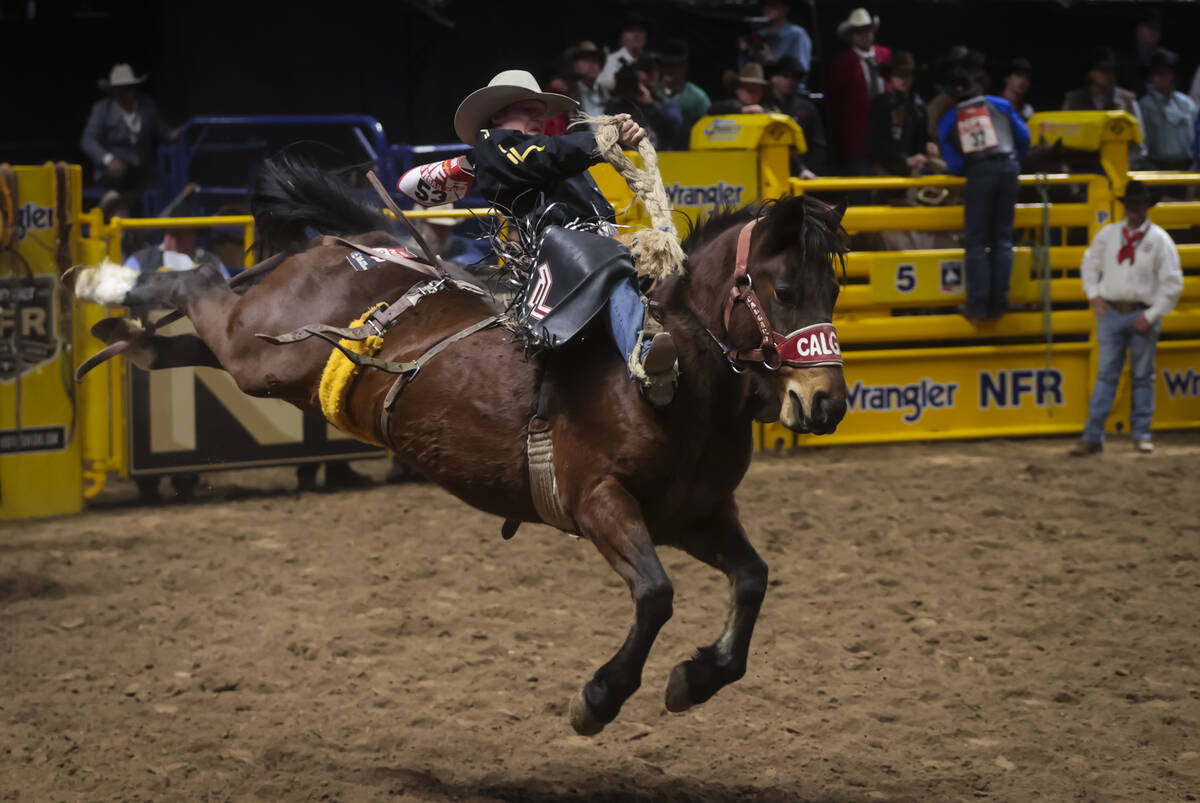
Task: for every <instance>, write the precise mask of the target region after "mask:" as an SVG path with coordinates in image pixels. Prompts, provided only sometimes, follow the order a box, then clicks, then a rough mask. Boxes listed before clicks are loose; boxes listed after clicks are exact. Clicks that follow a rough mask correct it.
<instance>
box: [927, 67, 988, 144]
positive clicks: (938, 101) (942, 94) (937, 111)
mask: <svg viewBox="0 0 1200 803" xmlns="http://www.w3.org/2000/svg"><path fill="white" fill-rule="evenodd" d="M959 68H962V69H963V70H966V72H967V75H969V76H970V77H971V79H972V80H974V81H975V83H976V84H977V85H978V86H980V87H984V88H986V86H987V82H988V77H987V56H985V55H984V54H983V53H981V52H980V51H978V50H971V49H970V48H969V47H967V46H966V45H955V46H954V47H952V48H950V50H948V51H947V52H946V55H944V56H942V57H941V58H940V59H939V60H938V62H937V64H936V66H935V71H936V73H937V75H938V76H940V79H941V80H944V78H945V77H946V76H948V75H949V74H950V73H952V72H953V71H954V70H956V69H959ZM937 90H938V92H937V94H936V95H934V96H933V97H932V98H930V100H929V102H928V103H926V104H925V110H926V112H928V116H929V138H930V139H932V140H934V141H936V140H937V139H938V130H937V124H938V120H941V119H942V115H943V114H945V113H946V109H949V108H950V107H951V106H953V105H954V104H955V100H954V96H953V94H951V92H950V90H948V89H947V88H946V87H945V86H943V85H942V84H941V83H939V84H938V86H937Z"/></svg>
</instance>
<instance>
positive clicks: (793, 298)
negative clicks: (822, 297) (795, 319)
mask: <svg viewBox="0 0 1200 803" xmlns="http://www.w3.org/2000/svg"><path fill="white" fill-rule="evenodd" d="M775 298H777V299H779V303H780V304H783V305H784V306H785V307H794V306H796V305H797V304H798V303H799V301H800V294H799V293H797V292H796V291H795V290H793V289H792V288H790V287H776V288H775Z"/></svg>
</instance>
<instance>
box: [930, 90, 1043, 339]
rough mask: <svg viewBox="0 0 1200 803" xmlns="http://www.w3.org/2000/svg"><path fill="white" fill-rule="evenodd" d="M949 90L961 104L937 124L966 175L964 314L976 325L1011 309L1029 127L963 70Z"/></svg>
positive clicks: (951, 161) (951, 163) (951, 164)
mask: <svg viewBox="0 0 1200 803" xmlns="http://www.w3.org/2000/svg"><path fill="white" fill-rule="evenodd" d="M947 88H948V89H949V90H950V94H951V95H952V96H953V98H954V99H955V101H956V104H955V105H954V106H952V107H951V108H949V109H947V110H946V112H945V114H943V115H942V116H941V118H940V119H939V120H938V141H939V142H940V143H941V148H942V157H943V158H944V159H945V160H946V166H947V167H948V168H949V169H950V171H951V172H953V173H957V174H959V175H963V176H966V179H967V189H966V199H965V205H966V210H965V216H966V259H965V269H966V279H967V301H966V304H965V305H964V307H963V310H962V311H963V314H964V316H965V317H966V318H967V320H969V321H971V323H974V324H978V323H980V322H982V321H984V320H990V319H995V318H999V317H1001V316H1002V315H1004V312H1005V310H1006V309H1007V307H1008V286H1009V279H1010V278H1011V275H1012V265H1013V246H1012V230H1013V215H1014V212H1015V210H1016V205H1017V178H1018V176H1020V174H1021V160H1022V159H1024V158H1025V154H1026V153H1027V152H1028V151H1029V129H1028V128H1027V127H1026V125H1025V123H1024V122H1023V121H1022V120H1021V118H1020V116H1019V115H1018V114H1017V113H1016V112H1015V111H1014V110H1013V107H1012V104H1011V103H1009V102H1008V101H1007V100H1005V99H1004V98H1001V97H996V96H995V95H985V94H983V89H982V87H980V86H979V84H978V83H977V82H976V81H975V80H974V79H973V78H972V77H971V76H970V74H969V73H967V71H966V70H964V69H961V68H959V69H955V70H954V71H953V72H952V73H951V74H950V77H949V81H948V82H947Z"/></svg>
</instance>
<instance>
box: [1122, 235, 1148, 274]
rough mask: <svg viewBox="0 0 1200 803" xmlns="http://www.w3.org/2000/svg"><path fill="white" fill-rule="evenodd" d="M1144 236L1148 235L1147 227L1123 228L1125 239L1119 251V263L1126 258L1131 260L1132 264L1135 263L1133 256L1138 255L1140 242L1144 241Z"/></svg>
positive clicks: (1123, 238) (1123, 237)
mask: <svg viewBox="0 0 1200 803" xmlns="http://www.w3.org/2000/svg"><path fill="white" fill-rule="evenodd" d="M1144 236H1146V231H1145V229H1131V228H1128V227H1125V228H1122V229H1121V239H1122V240H1124V245H1122V246H1121V250H1120V251H1118V252H1117V264H1118V265H1120V264H1121V263H1122V262H1124V261H1125V260H1126V259H1128V260H1129V264H1130V265H1132V264H1133V258H1134V257H1135V256H1137V247H1138V243H1140V242H1141V241H1142V238H1143V237H1144Z"/></svg>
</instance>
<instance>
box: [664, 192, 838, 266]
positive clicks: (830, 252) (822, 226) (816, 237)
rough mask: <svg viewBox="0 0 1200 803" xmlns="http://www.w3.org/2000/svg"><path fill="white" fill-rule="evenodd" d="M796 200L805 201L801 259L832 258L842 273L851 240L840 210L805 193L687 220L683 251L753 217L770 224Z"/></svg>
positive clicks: (796, 201) (688, 252) (687, 250)
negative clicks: (697, 221)
mask: <svg viewBox="0 0 1200 803" xmlns="http://www.w3.org/2000/svg"><path fill="white" fill-rule="evenodd" d="M797 203H802V204H804V232H803V239H802V248H801V251H802V258H803V259H804V261H805V262H806V263H807V262H810V261H814V260H824V259H825V258H826V257H829V258H834V259H837V260H838V261H839V262H840V263H841V267H842V272H843V273H845V270H846V254H847V252H848V251H849V250H850V243H849V238H848V237H847V236H846V232H845V230H844V229H843V228H842V211H841V210H839V209H838V208H837V207H833V206H830V205H829V204H827V203H825V202H824V201H819V200H817V199H816V198H812V197H810V196H807V195H803V196H800V197H798V198H796V197H789V198H780V199H771V200H766V201H760V202H757V203H753V204H750V205H748V206H743V207H741V208H740V209H722V210H719V211H717V212H715V213H713V214H712V215H709V216H708V217H706V218H703V219H702V220H701V221H700V222H699V223H697V224H695V225H690V224H691V220H690V219H689V220H688V223H689V228H688V233H687V236H686V237H685V238H684V240H683V243H682V245H683V252H684V253H685V254H691V253H693V252H694V251H695V250H696V249H698V248H700V247H701V246H703V245H705V244H706V243H709V242H711V241H712V240H714V239H716V237H717V236H718V235H720V234H722V233H724V232H726V231H728V230H729V229H731V228H733V227H734V226H742V225H745V224H747V223H749V222H750V221H751V220H754V219H755V218H761V219H762V223H763V224H766V225H767V226H769V225H770V224H771V222H772V218H773V217H774V215H775V214H776V213H777V212H778V211H779V210H780V208H781V207H782V206H784V205H786V204H797Z"/></svg>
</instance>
